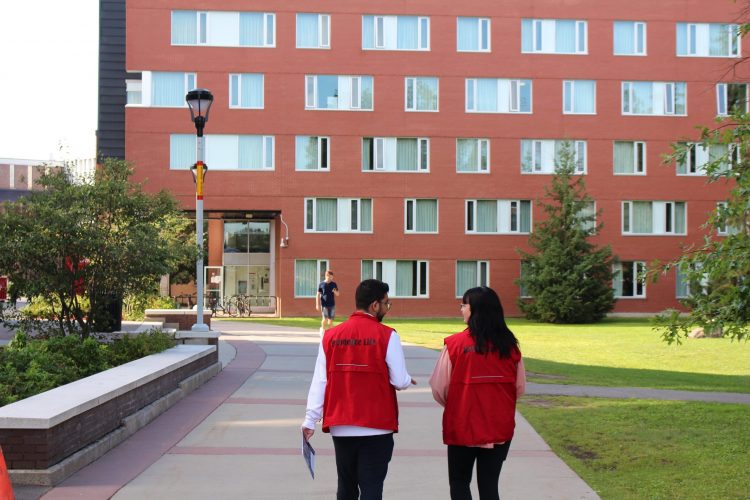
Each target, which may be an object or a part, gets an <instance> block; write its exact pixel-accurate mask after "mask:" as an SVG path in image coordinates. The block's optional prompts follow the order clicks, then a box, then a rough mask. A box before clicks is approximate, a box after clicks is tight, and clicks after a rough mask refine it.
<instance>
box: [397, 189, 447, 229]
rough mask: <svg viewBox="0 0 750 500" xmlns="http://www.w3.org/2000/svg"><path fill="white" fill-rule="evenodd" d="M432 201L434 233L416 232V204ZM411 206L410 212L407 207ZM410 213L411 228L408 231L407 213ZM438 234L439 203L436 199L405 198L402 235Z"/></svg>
mask: <svg viewBox="0 0 750 500" xmlns="http://www.w3.org/2000/svg"><path fill="white" fill-rule="evenodd" d="M418 201H434V202H435V209H436V210H435V230H434V231H417V229H416V226H417V202H418ZM410 205H411V210H410V209H409V206H410ZM410 211H411V220H412V224H413V227H412V228H411V229H409V225H408V221H409V215H410V214H409V212H410ZM439 232H440V202H439V201H438V199H437V198H405V199H404V233H405V234H438V233H439Z"/></svg>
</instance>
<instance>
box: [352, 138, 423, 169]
mask: <svg viewBox="0 0 750 500" xmlns="http://www.w3.org/2000/svg"><path fill="white" fill-rule="evenodd" d="M362 170H363V171H365V172H369V171H380V172H428V171H429V170H430V140H429V139H427V138H423V137H420V138H409V137H363V138H362Z"/></svg>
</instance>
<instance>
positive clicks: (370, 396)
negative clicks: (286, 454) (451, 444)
mask: <svg viewBox="0 0 750 500" xmlns="http://www.w3.org/2000/svg"><path fill="white" fill-rule="evenodd" d="M354 299H355V302H356V306H357V310H356V311H355V312H354V314H352V315H351V316H350V317H349V319H348V320H347V321H345V322H343V323H341V324H340V325H337V326H335V327H334V328H331V329H330V330H327V331H326V332H325V334H324V336H323V340H322V341H321V344H320V347H319V348H318V359H317V361H316V362H315V373H314V374H313V379H312V383H311V384H310V392H309V394H308V396H307V413H306V414H305V421H304V423H303V424H302V433H303V435H304V437H305V439H310V437H312V435H313V433H314V432H315V423H316V422H318V421H319V420H320V419H321V417H322V419H323V432H330V433H331V436H332V437H333V446H334V449H335V451H336V471H337V472H338V490H337V493H336V498H337V500H357V499H361V500H379V499H382V498H383V482H384V481H385V476H386V474H387V473H388V463H389V462H390V461H391V455H392V454H393V433H394V432H398V402H397V401H396V390H401V389H406V388H407V387H409V384H416V382H415V381H414V379H412V378H411V376H410V375H409V373H408V372H407V371H406V360H405V359H404V351H403V348H402V347H401V339H400V338H399V336H398V334H397V333H396V331H395V330H393V329H392V328H390V327H387V326H385V325H384V324H383V323H382V320H383V317H384V316H385V315H386V314H387V313H388V311H389V310H390V309H391V302H390V300H388V284H387V283H383V282H382V281H378V280H373V279H370V280H365V281H363V282H362V283H360V284H359V286H358V287H357V290H356V292H355V293H354ZM360 495H361V496H360Z"/></svg>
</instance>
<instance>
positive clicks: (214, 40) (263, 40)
mask: <svg viewBox="0 0 750 500" xmlns="http://www.w3.org/2000/svg"><path fill="white" fill-rule="evenodd" d="M172 45H208V46H215V47H274V46H275V45H276V15H275V14H273V13H270V12H223V11H222V12H218V11H213V12H201V11H193V10H174V11H172Z"/></svg>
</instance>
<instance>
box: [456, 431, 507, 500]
mask: <svg viewBox="0 0 750 500" xmlns="http://www.w3.org/2000/svg"><path fill="white" fill-rule="evenodd" d="M508 448H510V441H507V442H505V443H503V444H496V445H495V447H494V448H472V447H469V446H454V445H448V482H449V483H450V487H451V500H471V490H470V489H469V485H470V484H471V473H472V470H473V469H474V461H476V462H477V486H478V489H479V498H480V500H499V498H500V493H499V492H498V483H499V481H500V469H502V468H503V462H504V461H505V458H506V457H507V456H508Z"/></svg>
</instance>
